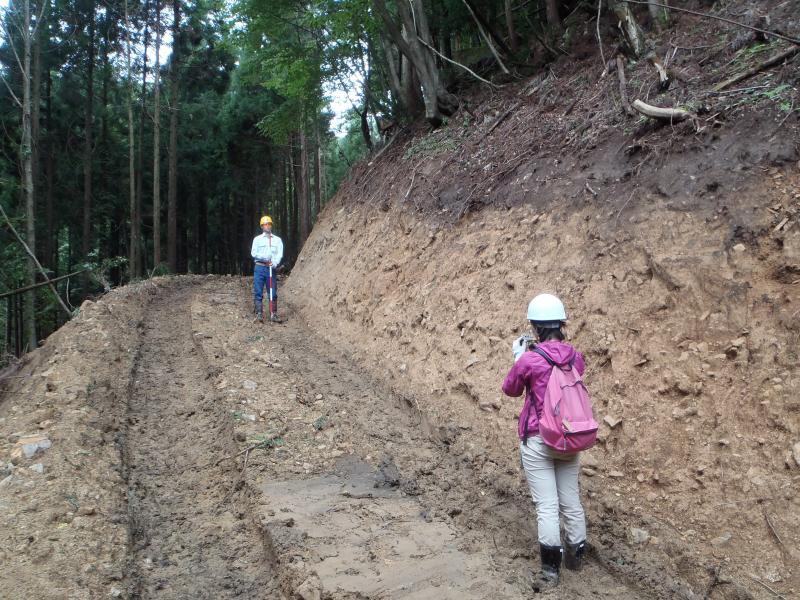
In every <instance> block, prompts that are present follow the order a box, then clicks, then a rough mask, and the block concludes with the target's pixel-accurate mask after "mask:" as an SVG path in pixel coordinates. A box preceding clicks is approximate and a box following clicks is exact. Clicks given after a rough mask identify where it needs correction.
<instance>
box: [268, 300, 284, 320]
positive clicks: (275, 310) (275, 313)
mask: <svg viewBox="0 0 800 600" xmlns="http://www.w3.org/2000/svg"><path fill="white" fill-rule="evenodd" d="M269 320H270V321H272V322H273V323H280V322H281V320H280V317H278V300H277V298H276V299H275V300H273V301H272V312H271V313H270V315H269Z"/></svg>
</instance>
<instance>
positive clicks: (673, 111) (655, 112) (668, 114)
mask: <svg viewBox="0 0 800 600" xmlns="http://www.w3.org/2000/svg"><path fill="white" fill-rule="evenodd" d="M633 108H634V109H635V110H636V111H637V112H639V113H641V114H643V115H644V116H646V117H650V118H651V119H656V120H658V121H669V122H670V123H679V122H680V121H685V120H686V119H691V118H692V117H694V115H693V114H692V113H690V112H689V111H688V110H685V109H683V108H662V107H660V106H653V105H652V104H645V103H644V102H642V101H641V100H638V99H637V100H634V101H633Z"/></svg>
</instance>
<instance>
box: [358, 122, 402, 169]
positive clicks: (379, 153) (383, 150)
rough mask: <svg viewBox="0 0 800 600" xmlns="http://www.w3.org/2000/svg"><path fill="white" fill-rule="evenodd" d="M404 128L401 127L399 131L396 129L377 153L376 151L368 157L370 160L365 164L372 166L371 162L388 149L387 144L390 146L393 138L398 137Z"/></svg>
mask: <svg viewBox="0 0 800 600" xmlns="http://www.w3.org/2000/svg"><path fill="white" fill-rule="evenodd" d="M404 130H405V127H403V129H401V130H400V131H398V132H397V133H395V134H394V135H393V136H392V137H391V139H390V140H389V141H388V142H386V144H385V145H384V146H383V148H381V149H380V150H378V153H377V154H376V155H375V156H373V157H372V158H371V159H370V161H369V162H368V163H367V166H368V167H371V166H372V164H373V163H374V162H375V161H376V160H378V159H379V158H380V156H381V154H383V153H384V152H386V151H387V150H388V149H389V146H391V145H392V144H393V143H394V141H395V140H396V139H397V138H398V136H399V135H400V134H401V133H403V131H404Z"/></svg>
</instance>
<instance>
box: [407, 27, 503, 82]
mask: <svg viewBox="0 0 800 600" xmlns="http://www.w3.org/2000/svg"><path fill="white" fill-rule="evenodd" d="M417 39H418V40H419V41H420V43H421V44H422V45H423V46H425V47H426V48H427V49H428V50H430V51H431V52H433V53H434V54H435V55H436V56H438V57H439V58H441V59H442V60H446V61H447V62H449V63H453V64H454V65H456V66H457V67H461V68H462V69H464V70H465V71H466V72H467V73H469V74H470V75H472V76H473V77H474V78H475V79H477V80H478V81H482V82H483V83H485V84H486V85H489V86H491V87H494V88H496V87H499V86H498V85H497V84H495V83H492V82H491V81H487V80H486V79H484V78H483V77H481V76H480V75H478V74H477V73H476V72H475V71H473V70H472V69H470V68H469V67H468V66H466V65H462V64H461V63H460V62H456V61H454V60H453V59H452V58H447V57H446V56H445V55H444V54H442V53H441V52H439V51H438V50H437V49H436V48H434V47H433V46H431V45H430V44H429V43H428V42H426V41H425V40H423V39H422V38H421V37H419V36H417Z"/></svg>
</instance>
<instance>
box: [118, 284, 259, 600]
mask: <svg viewBox="0 0 800 600" xmlns="http://www.w3.org/2000/svg"><path fill="white" fill-rule="evenodd" d="M195 291H196V290H194V289H192V288H191V287H189V286H176V287H175V288H173V289H171V290H170V291H169V292H168V293H165V294H163V295H162V296H160V297H158V298H156V299H155V300H154V301H153V302H152V304H151V305H150V307H149V310H148V311H147V312H146V313H145V318H144V320H143V322H142V324H141V330H142V333H141V345H140V348H139V356H138V361H137V362H136V364H135V368H134V371H133V374H132V381H131V382H130V396H129V399H128V411H127V435H126V436H125V443H124V457H125V463H126V464H127V467H128V483H129V489H128V510H129V517H130V532H131V539H130V542H131V550H132V555H131V557H130V559H131V563H130V578H131V583H130V593H131V595H132V596H133V597H136V598H176V599H177V598H224V597H231V598H234V597H235V598H264V597H266V596H267V595H268V594H266V591H267V590H271V585H272V584H271V569H270V568H269V565H268V561H266V559H265V555H264V551H263V544H262V542H261V539H260V534H259V532H258V530H257V529H256V528H254V527H253V526H252V523H251V520H250V519H249V518H248V517H249V513H248V509H247V508H248V507H247V500H246V499H245V500H241V501H236V502H234V501H233V498H232V493H233V486H234V485H235V483H236V481H235V479H236V474H235V473H234V472H232V471H231V470H230V469H225V468H223V467H222V465H219V464H217V463H216V461H215V459H216V458H218V457H222V456H225V455H227V454H235V453H236V445H235V441H234V431H233V423H232V421H231V420H230V419H229V418H227V417H228V415H227V414H226V411H225V410H224V408H223V407H222V405H221V404H220V403H218V402H216V398H215V397H214V394H213V392H214V390H213V388H212V387H211V385H210V383H209V380H208V362H207V361H206V360H205V357H204V356H203V350H202V347H201V346H200V345H199V344H198V343H197V342H196V341H195V339H194V337H193V336H192V323H191V313H190V311H189V306H190V302H191V299H192V297H193V294H194V293H195Z"/></svg>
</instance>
